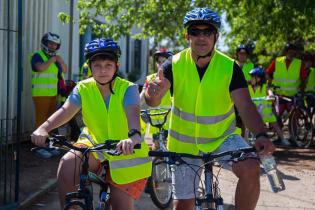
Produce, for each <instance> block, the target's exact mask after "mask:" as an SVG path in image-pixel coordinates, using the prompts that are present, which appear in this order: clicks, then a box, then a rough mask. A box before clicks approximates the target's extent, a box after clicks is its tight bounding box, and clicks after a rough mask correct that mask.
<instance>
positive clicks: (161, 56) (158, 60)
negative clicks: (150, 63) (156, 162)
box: [140, 48, 173, 150]
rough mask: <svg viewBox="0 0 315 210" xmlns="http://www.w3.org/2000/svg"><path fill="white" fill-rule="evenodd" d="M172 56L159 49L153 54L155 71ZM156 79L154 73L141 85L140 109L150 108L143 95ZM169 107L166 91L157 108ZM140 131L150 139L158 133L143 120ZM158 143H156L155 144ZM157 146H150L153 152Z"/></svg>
mask: <svg viewBox="0 0 315 210" xmlns="http://www.w3.org/2000/svg"><path fill="white" fill-rule="evenodd" d="M172 55H173V53H172V52H171V51H168V50H167V49H166V48H161V49H159V50H157V51H156V52H155V53H154V54H153V60H154V62H155V64H156V69H159V68H160V67H161V66H162V64H163V63H164V62H165V61H166V60H167V59H169V58H171V57H172ZM155 78H156V73H153V74H150V75H149V76H147V78H146V81H145V83H144V85H143V89H142V91H141V93H140V105H141V109H148V108H151V107H150V106H148V105H147V104H146V103H145V99H144V93H145V90H146V88H147V86H148V84H149V82H152V81H154V80H155ZM171 105H172V97H171V94H170V92H169V91H168V92H167V93H166V94H165V96H164V97H163V99H162V101H161V104H160V105H159V107H161V108H165V109H170V108H171ZM168 122H169V117H168V120H167V122H166V123H165V125H164V127H163V128H164V129H165V130H168V126H169V123H168ZM141 131H142V133H143V134H144V135H146V136H147V137H148V136H150V137H151V138H152V135H153V134H154V133H157V132H158V129H157V128H154V127H152V126H151V125H150V124H149V123H148V122H144V121H143V120H141ZM156 143H158V142H156ZM157 145H158V144H156V145H154V144H153V145H152V146H153V148H152V149H153V150H154V149H155V146H157Z"/></svg>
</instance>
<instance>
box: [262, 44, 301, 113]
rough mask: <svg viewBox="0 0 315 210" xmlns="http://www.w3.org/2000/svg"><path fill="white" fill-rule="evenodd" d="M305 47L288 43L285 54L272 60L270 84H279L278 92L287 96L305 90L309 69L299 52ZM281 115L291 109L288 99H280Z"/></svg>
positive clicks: (269, 70)
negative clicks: (299, 56)
mask: <svg viewBox="0 0 315 210" xmlns="http://www.w3.org/2000/svg"><path fill="white" fill-rule="evenodd" d="M302 48H303V47H302V46H299V45H297V44H294V43H290V42H289V43H287V44H286V46H285V49H284V52H285V53H284V54H285V55H284V56H281V57H278V58H276V59H275V60H273V61H272V63H271V64H270V65H269V67H268V68H267V69H266V76H267V79H268V84H272V85H275V86H279V88H278V89H277V90H275V93H276V94H279V95H281V96H286V97H292V96H294V95H296V94H297V93H298V92H299V91H303V89H304V83H305V80H306V78H307V70H306V69H305V66H304V64H303V63H302V61H301V60H300V59H298V58H297V56H298V53H299V52H300V51H302V50H303V49H302ZM279 103H280V104H279V115H280V116H281V115H282V114H283V112H284V110H290V108H291V103H290V102H288V101H286V100H281V99H280V101H279Z"/></svg>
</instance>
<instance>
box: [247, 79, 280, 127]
mask: <svg viewBox="0 0 315 210" xmlns="http://www.w3.org/2000/svg"><path fill="white" fill-rule="evenodd" d="M248 90H249V94H250V97H251V98H260V97H266V96H267V95H268V94H267V84H263V85H262V86H258V87H257V88H256V91H254V89H253V87H252V86H251V85H249V86H248ZM254 104H255V105H256V106H257V107H258V106H259V105H261V106H262V112H261V113H260V115H261V117H262V118H263V121H264V122H268V123H271V122H276V121H277V119H276V116H275V115H274V113H273V112H272V102H271V101H254Z"/></svg>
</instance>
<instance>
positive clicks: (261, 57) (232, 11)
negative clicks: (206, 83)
mask: <svg viewBox="0 0 315 210" xmlns="http://www.w3.org/2000/svg"><path fill="white" fill-rule="evenodd" d="M219 7H220V9H221V10H223V11H226V14H227V21H228V23H229V24H230V26H231V32H230V33H229V34H227V40H228V41H227V44H228V45H229V46H233V47H232V48H230V52H235V49H236V46H237V45H238V44H240V43H243V44H249V45H251V44H254V46H255V49H254V55H256V59H257V61H258V63H260V64H265V65H266V64H267V63H268V62H269V61H270V59H271V58H272V57H275V56H277V55H279V54H281V53H282V50H283V48H284V45H285V44H286V43H287V42H289V41H291V42H292V41H293V42H297V43H300V44H303V45H304V47H305V49H306V50H315V42H314V41H315V33H314V32H315V4H314V1H313V0H300V1H295V0H260V1H251V0H242V1H234V0H225V1H222V3H221V4H220V5H219Z"/></svg>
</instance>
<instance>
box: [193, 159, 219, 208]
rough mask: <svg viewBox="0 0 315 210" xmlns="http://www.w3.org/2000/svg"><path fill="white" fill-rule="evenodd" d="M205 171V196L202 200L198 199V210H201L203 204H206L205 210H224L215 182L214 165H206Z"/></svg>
mask: <svg viewBox="0 0 315 210" xmlns="http://www.w3.org/2000/svg"><path fill="white" fill-rule="evenodd" d="M205 162H209V161H205ZM204 170H205V172H204V175H205V195H204V197H202V198H197V199H196V210H201V209H202V204H203V203H205V204H206V205H205V209H204V210H223V199H222V197H221V196H220V195H219V194H218V192H217V186H215V185H216V183H214V182H213V166H212V164H208V165H206V167H205V169H204Z"/></svg>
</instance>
